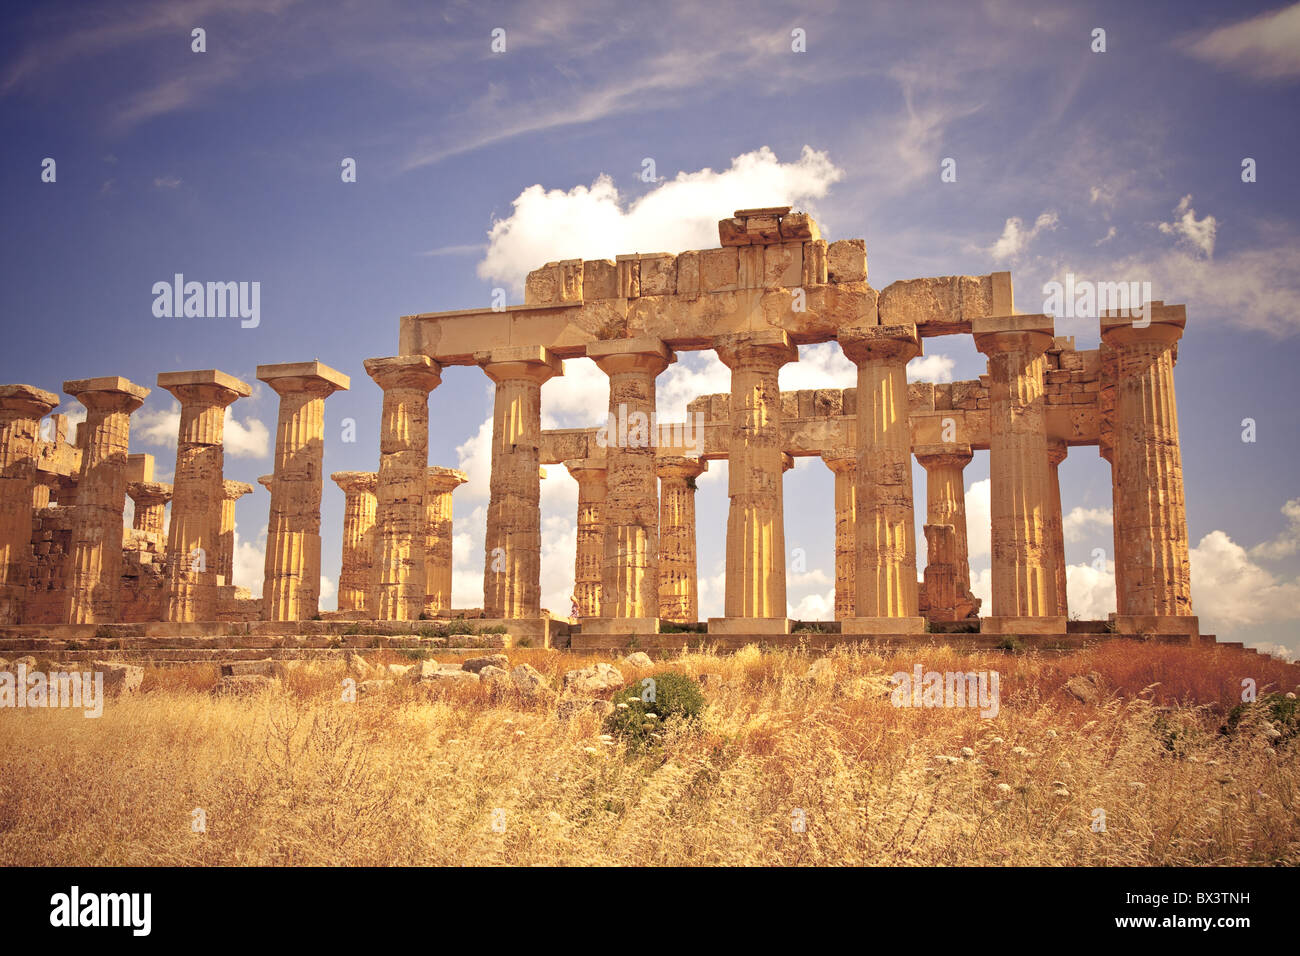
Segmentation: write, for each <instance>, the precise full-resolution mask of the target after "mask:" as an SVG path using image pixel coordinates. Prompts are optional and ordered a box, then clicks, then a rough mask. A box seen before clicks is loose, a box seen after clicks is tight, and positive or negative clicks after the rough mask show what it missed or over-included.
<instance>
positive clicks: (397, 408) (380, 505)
mask: <svg viewBox="0 0 1300 956" xmlns="http://www.w3.org/2000/svg"><path fill="white" fill-rule="evenodd" d="M363 364H364V366H365V369H366V373H367V374H368V375H369V376H370V377H371V378H372V379H374V381H375V383H376V384H377V385H378V386H379V387H380V388H382V389H383V390H384V406H383V413H382V418H381V422H380V428H379V477H378V483H379V488H378V494H377V495H376V497H377V499H378V500H377V503H376V513H375V527H376V529H377V539H378V540H377V546H376V548H375V555H374V570H373V572H372V574H373V578H372V588H373V594H374V597H373V600H372V604H371V606H370V608H369V610H370V613H371V614H373V615H374V616H375V618H377V619H379V620H384V621H414V620H418V619H419V617H420V614H421V612H422V611H423V610H424V594H425V550H426V548H427V538H428V530H427V528H428V519H427V517H426V515H425V510H424V495H425V485H426V480H427V474H426V472H427V469H428V467H429V393H430V392H431V391H433V390H434V388H436V387H437V386H438V384H439V383H440V382H441V381H442V367H441V366H440V365H438V364H437V363H435V362H434V361H432V360H431V359H429V358H428V357H427V356H423V355H403V356H398V357H395V358H377V359H366V361H365V362H364V363H363Z"/></svg>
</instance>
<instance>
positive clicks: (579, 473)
mask: <svg viewBox="0 0 1300 956" xmlns="http://www.w3.org/2000/svg"><path fill="white" fill-rule="evenodd" d="M564 467H565V468H567V469H568V471H569V474H571V475H572V476H573V477H574V480H575V481H577V482H578V547H577V551H576V552H575V553H574V556H573V602H574V604H575V605H576V606H577V609H576V612H575V616H576V617H579V618H592V617H599V616H600V613H601V602H600V578H601V574H602V572H603V569H604V566H605V501H606V494H607V492H608V486H607V484H606V471H605V459H604V458H581V459H575V460H572V461H566V462H565V463H564Z"/></svg>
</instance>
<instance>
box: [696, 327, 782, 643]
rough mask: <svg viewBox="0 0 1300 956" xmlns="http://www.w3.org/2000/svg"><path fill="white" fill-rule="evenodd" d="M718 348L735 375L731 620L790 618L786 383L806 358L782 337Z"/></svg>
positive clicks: (767, 335) (759, 336)
mask: <svg viewBox="0 0 1300 956" xmlns="http://www.w3.org/2000/svg"><path fill="white" fill-rule="evenodd" d="M715 347H716V349H717V353H718V358H719V359H721V360H722V363H723V364H724V365H726V366H727V367H728V368H729V369H731V429H730V432H731V433H730V444H729V451H728V466H727V493H728V495H729V496H730V499H731V506H730V509H729V510H728V512H727V564H726V567H727V590H726V602H725V607H726V616H727V617H731V618H782V619H784V618H785V617H786V613H787V611H786V589H785V502H784V480H783V473H784V471H785V462H786V454H785V449H784V448H783V447H782V444H781V388H780V385H779V384H778V378H779V376H780V372H781V367H782V366H783V365H785V364H786V363H788V362H793V361H796V360H797V359H798V357H799V352H798V350H797V349H796V348H795V347H794V346H793V345H792V344H790V340H789V338H788V337H787V336H786V334H785V333H784V332H777V331H775V330H773V331H771V332H746V333H739V334H735V335H726V336H722V337H721V338H719V339H717V340H716V342H715Z"/></svg>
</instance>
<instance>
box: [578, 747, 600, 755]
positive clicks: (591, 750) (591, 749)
mask: <svg viewBox="0 0 1300 956" xmlns="http://www.w3.org/2000/svg"><path fill="white" fill-rule="evenodd" d="M582 752H583V753H585V754H598V753H600V751H599V750H597V749H596V748H595V747H583V748H582Z"/></svg>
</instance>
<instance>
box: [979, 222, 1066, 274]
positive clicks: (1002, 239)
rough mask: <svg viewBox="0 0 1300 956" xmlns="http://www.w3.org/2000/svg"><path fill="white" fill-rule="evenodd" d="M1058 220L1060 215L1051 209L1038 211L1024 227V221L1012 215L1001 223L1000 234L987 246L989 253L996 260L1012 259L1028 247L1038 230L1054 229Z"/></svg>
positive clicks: (1036, 235)
mask: <svg viewBox="0 0 1300 956" xmlns="http://www.w3.org/2000/svg"><path fill="white" fill-rule="evenodd" d="M1059 222H1060V217H1059V216H1058V215H1057V214H1056V213H1055V212H1054V211H1052V210H1048V211H1047V212H1043V213H1040V214H1039V216H1038V218H1037V219H1035V220H1034V224H1033V225H1032V226H1030V227H1029V228H1025V222H1024V220H1023V219H1021V218H1020V217H1019V216H1012V217H1011V218H1010V219H1008V220H1007V221H1006V223H1005V225H1003V227H1002V235H1001V236H999V237H998V239H997V241H996V242H994V243H993V245H992V246H990V247H989V253H990V255H992V256H993V258H994V259H995V260H996V261H998V262H1001V261H1003V260H1005V259H1014V258H1016V256H1018V255H1020V254H1021V253H1022V252H1024V251H1025V250H1026V249H1028V248H1029V244H1030V243H1031V242H1033V241H1034V239H1036V238H1037V237H1038V234H1039V233H1040V232H1042V231H1043V230H1044V229H1055V228H1056V226H1057V223H1059Z"/></svg>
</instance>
